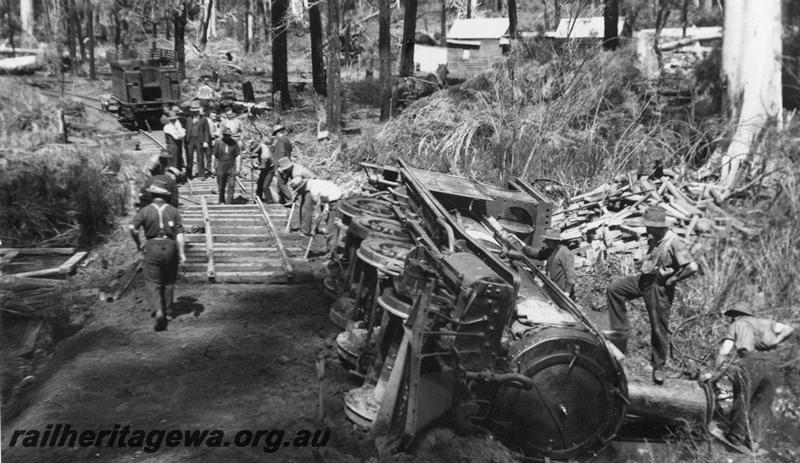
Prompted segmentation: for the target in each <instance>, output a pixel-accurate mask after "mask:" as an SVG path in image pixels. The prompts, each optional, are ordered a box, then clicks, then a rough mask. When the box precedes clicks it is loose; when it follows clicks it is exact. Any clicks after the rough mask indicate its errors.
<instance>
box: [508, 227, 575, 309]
mask: <svg viewBox="0 0 800 463" xmlns="http://www.w3.org/2000/svg"><path fill="white" fill-rule="evenodd" d="M542 238H543V239H544V247H543V248H541V249H535V248H533V247H532V246H525V247H524V248H522V252H523V253H524V254H525V255H526V256H528V257H531V258H533V259H540V260H546V261H547V263H546V265H545V272H546V273H547V276H548V277H549V278H550V279H551V280H553V283H555V284H556V286H558V287H559V288H561V291H563V292H564V293H565V294H567V295H569V297H571V298H572V297H575V281H576V277H575V257H574V256H573V255H572V252H570V250H569V249H567V247H566V246H564V244H563V243H562V239H561V232H560V231H558V230H556V229H554V228H548V229H546V230H545V231H544V235H543V236H542ZM508 255H509V257H511V258H518V257H519V252H518V251H509V252H508Z"/></svg>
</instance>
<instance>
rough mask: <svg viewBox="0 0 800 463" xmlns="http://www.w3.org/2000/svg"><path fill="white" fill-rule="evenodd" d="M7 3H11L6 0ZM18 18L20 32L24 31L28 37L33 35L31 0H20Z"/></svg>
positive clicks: (33, 23)
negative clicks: (20, 26) (20, 27)
mask: <svg viewBox="0 0 800 463" xmlns="http://www.w3.org/2000/svg"><path fill="white" fill-rule="evenodd" d="M8 4H9V5H11V0H9V1H8ZM19 20H20V23H21V25H22V32H24V33H25V34H27V35H28V36H30V37H33V33H34V30H35V22H34V20H35V18H34V13H33V0H20V2H19Z"/></svg>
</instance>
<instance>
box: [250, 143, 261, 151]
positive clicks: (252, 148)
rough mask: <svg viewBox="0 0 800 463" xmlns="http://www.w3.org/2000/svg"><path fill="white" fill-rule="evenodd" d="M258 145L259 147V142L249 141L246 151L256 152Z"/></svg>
mask: <svg viewBox="0 0 800 463" xmlns="http://www.w3.org/2000/svg"><path fill="white" fill-rule="evenodd" d="M259 145H261V142H260V141H258V140H251V141H250V144H249V145H247V149H248V150H250V151H255V150H257V149H258V147H259Z"/></svg>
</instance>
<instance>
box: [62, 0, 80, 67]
mask: <svg viewBox="0 0 800 463" xmlns="http://www.w3.org/2000/svg"><path fill="white" fill-rule="evenodd" d="M64 8H65V11H64V17H63V18H62V19H61V20H63V21H64V22H65V23H66V30H67V47H68V48H69V59H70V62H71V64H72V73H73V74H77V73H78V47H77V44H76V43H75V42H76V39H75V24H74V22H73V21H72V10H73V5H72V2H71V1H69V0H68V1H65V2H64Z"/></svg>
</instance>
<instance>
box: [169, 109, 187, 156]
mask: <svg viewBox="0 0 800 463" xmlns="http://www.w3.org/2000/svg"><path fill="white" fill-rule="evenodd" d="M167 120H168V122H167V125H165V126H164V139H165V140H166V142H167V151H168V152H169V154H170V156H171V157H172V159H171V162H170V165H174V166H178V169H183V154H182V151H183V149H182V148H183V138H184V137H185V136H186V131H185V130H183V126H182V125H181V122H180V121H179V120H178V113H176V112H175V111H170V112H169V114H168V115H167Z"/></svg>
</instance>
